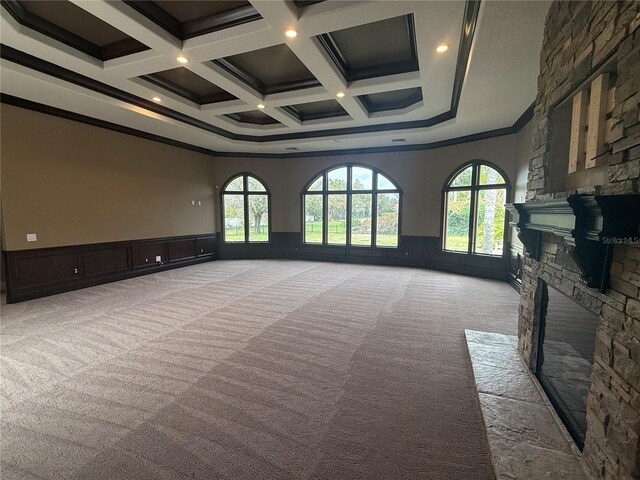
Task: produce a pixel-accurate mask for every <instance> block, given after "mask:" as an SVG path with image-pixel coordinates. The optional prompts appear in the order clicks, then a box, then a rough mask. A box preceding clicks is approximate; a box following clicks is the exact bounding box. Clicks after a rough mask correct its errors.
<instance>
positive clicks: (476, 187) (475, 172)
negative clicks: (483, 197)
mask: <svg viewBox="0 0 640 480" xmlns="http://www.w3.org/2000/svg"><path fill="white" fill-rule="evenodd" d="M482 166H484V167H489V168H492V169H494V170H495V171H496V172H498V173H499V174H500V175H501V176H502V178H503V179H504V183H496V184H492V185H480V183H479V181H480V167H482ZM469 167H472V170H471V183H470V185H466V186H457V187H452V186H451V183H453V181H454V180H455V179H456V177H457V176H458V175H459V174H461V173H462V172H463V171H464V170H466V169H467V168H469ZM502 189H504V190H505V203H508V202H510V199H511V184H510V183H509V177H507V175H506V174H505V173H504V171H503V170H502V169H501V168H500V167H498V166H497V165H495V164H493V163H491V162H488V161H486V160H471V161H470V162H466V163H464V164H462V165H460V166H459V167H458V168H456V169H455V170H454V171H453V173H451V174H450V175H449V176H448V177H447V179H446V181H445V182H444V186H443V187H442V210H441V211H442V217H441V222H440V224H441V228H440V231H441V233H442V235H441V241H440V250H441V251H442V252H444V253H452V254H457V255H475V256H479V257H489V258H504V257H505V256H506V254H507V250H508V248H507V232H508V230H507V226H508V225H509V222H508V213H507V212H506V211H505V216H504V227H503V228H504V233H503V237H502V255H493V254H491V253H476V252H474V250H475V248H476V230H477V225H476V223H477V217H478V208H477V206H478V194H479V192H481V191H482V190H502ZM456 191H457V192H461V191H462V192H470V197H471V204H470V206H469V241H468V244H467V251H466V252H464V251H460V250H448V249H447V248H445V246H446V242H447V213H448V209H449V205H448V193H449V192H456Z"/></svg>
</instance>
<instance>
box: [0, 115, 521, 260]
mask: <svg viewBox="0 0 640 480" xmlns="http://www.w3.org/2000/svg"><path fill="white" fill-rule="evenodd" d="M1 128H2V130H1V134H2V144H1V151H0V154H1V162H2V182H1V188H0V191H1V194H2V222H3V225H4V228H3V232H2V236H3V249H7V250H20V249H27V248H42V247H53V246H63V245H75V244H85V243H97V242H107V241H117V240H130V239H139V238H153V237H164V236H174V235H188V234H195V233H208V232H212V231H219V230H220V221H219V220H218V221H216V220H215V218H216V212H217V210H218V209H219V206H220V201H219V188H217V187H218V186H219V185H222V184H223V183H224V182H225V181H226V180H227V179H228V178H230V177H231V176H232V175H235V174H237V173H239V172H242V171H248V172H251V173H254V174H256V175H258V176H259V177H261V178H262V179H263V180H264V181H265V182H266V183H267V185H268V187H269V188H270V190H271V193H272V230H273V231H278V232H297V231H299V229H300V191H301V190H302V188H303V186H304V185H305V184H306V183H307V182H308V181H309V180H310V179H311V178H312V177H314V176H315V175H316V174H317V173H318V172H320V171H321V170H322V169H324V168H327V167H329V166H332V165H337V164H341V163H347V162H354V163H363V164H368V165H372V166H375V167H378V168H379V169H381V170H382V171H383V172H385V173H386V174H387V175H389V176H390V177H391V178H393V179H395V180H396V181H397V182H398V184H399V186H400V188H402V190H403V192H404V197H403V206H402V215H403V217H402V234H403V235H424V236H438V235H439V234H440V217H441V209H442V205H441V203H442V197H441V189H442V186H443V183H444V182H445V180H446V178H447V177H448V176H449V175H450V174H451V172H452V171H453V170H455V169H456V168H458V167H459V166H460V165H462V164H463V163H465V162H468V161H469V160H473V159H482V160H487V161H489V162H492V163H495V164H496V165H498V166H499V167H500V168H502V169H503V170H504V171H505V173H506V174H507V176H508V177H509V180H510V181H511V183H512V185H516V186H517V188H518V191H520V188H522V185H524V183H523V182H526V165H527V163H528V158H529V145H530V137H531V130H530V127H529V126H527V127H525V128H524V129H523V130H521V131H520V132H519V133H518V134H514V135H508V136H503V137H497V138H492V139H487V140H480V141H477V142H471V143H465V144H461V145H454V146H450V147H444V148H439V149H432V150H420V151H413V152H396V153H376V154H366V155H341V156H323V157H310V158H288V159H266V158H262V159H261V158H224V157H218V158H213V157H210V156H207V155H202V154H198V153H194V152H190V151H188V150H184V149H180V148H176V147H171V146H167V145H164V144H161V143H157V142H152V141H149V140H144V139H140V138H137V137H133V136H130V135H125V134H121V133H117V132H113V131H110V130H106V129H102V128H98V127H93V126H89V125H85V124H82V123H78V122H73V121H69V120H65V119H61V118H58V117H54V116H50V115H44V114H41V113H36V112H32V111H29V110H25V109H21V108H17V107H13V106H8V105H3V106H2V127H1ZM515 198H516V199H518V200H519V198H518V196H517V194H516V197H515ZM192 200H195V201H196V206H192V205H191V201H192ZM198 201H201V202H202V206H200V207H198V206H197V202H198ZM27 233H36V234H37V235H38V241H37V242H30V243H27V242H26V234H27Z"/></svg>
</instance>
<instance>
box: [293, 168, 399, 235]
mask: <svg viewBox="0 0 640 480" xmlns="http://www.w3.org/2000/svg"><path fill="white" fill-rule="evenodd" d="M401 193H402V192H401V191H400V189H399V188H398V187H397V186H396V184H395V183H394V182H393V181H392V180H390V179H389V177H387V176H386V175H383V174H382V173H380V172H378V171H377V170H374V169H372V168H369V167H364V166H359V165H346V166H340V167H335V168H332V169H329V170H326V171H324V172H323V173H321V174H320V175H318V176H317V177H316V178H314V179H313V180H312V181H311V182H309V183H308V184H307V186H306V188H305V189H304V190H303V192H302V212H303V222H304V229H303V232H304V242H305V243H317V244H323V245H353V246H359V247H397V246H398V236H399V232H400V230H399V223H400V196H401Z"/></svg>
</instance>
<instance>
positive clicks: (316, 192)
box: [300, 163, 403, 250]
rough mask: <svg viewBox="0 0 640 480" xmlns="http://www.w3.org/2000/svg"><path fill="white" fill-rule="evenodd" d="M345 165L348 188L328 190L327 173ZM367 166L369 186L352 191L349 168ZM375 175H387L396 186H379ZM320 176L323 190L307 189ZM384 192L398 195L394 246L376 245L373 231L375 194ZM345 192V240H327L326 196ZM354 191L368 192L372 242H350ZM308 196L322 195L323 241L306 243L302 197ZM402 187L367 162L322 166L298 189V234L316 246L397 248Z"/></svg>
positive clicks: (350, 169) (375, 228)
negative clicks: (369, 171) (381, 187)
mask: <svg viewBox="0 0 640 480" xmlns="http://www.w3.org/2000/svg"><path fill="white" fill-rule="evenodd" d="M345 167H346V168H347V181H346V183H347V188H346V190H329V181H328V178H329V173H330V172H332V171H334V170H339V169H341V168H345ZM358 167H360V168H366V169H367V170H371V172H372V173H373V175H372V177H373V178H372V179H371V189H368V190H354V189H353V188H352V178H353V175H352V170H353V168H358ZM378 175H383V176H384V177H386V178H387V179H388V180H389V181H390V182H391V183H392V184H393V185H394V187H395V188H393V189H389V188H386V189H378ZM320 177H321V178H322V189H321V190H309V187H311V185H313V184H314V182H315V181H316V180H317V179H318V178H320ZM383 193H397V194H398V233H397V243H396V245H395V246H389V245H377V244H376V236H377V235H376V234H377V227H378V223H377V213H378V195H379V194H383ZM333 194H337V195H346V197H347V198H346V200H347V201H346V207H345V211H346V222H345V228H346V239H345V243H344V244H342V243H329V241H328V240H329V239H328V233H329V230H328V229H329V226H328V225H329V223H328V215H329V195H333ZM357 194H364V195H371V245H358V244H352V243H351V233H352V232H351V214H352V211H351V210H352V203H353V202H352V196H353V195H357ZM310 195H321V196H322V242H307V239H306V216H305V207H306V203H305V197H306V196H310ZM402 196H403V192H402V189H401V188H400V187H399V186H398V182H397V181H396V180H395V179H394V178H393V177H391V176H390V175H388V174H387V173H385V172H383V171H381V170H380V169H378V168H376V167H373V166H371V165H366V164H364V163H342V164H339V165H333V166H331V167H328V168H325V169H324V170H321V171H320V172H318V173H316V174H315V175H314V176H313V177H312V178H311V179H310V180H309V181H308V182H307V183H306V184H305V185H304V187H303V188H302V191H301V192H300V220H301V232H300V233H301V235H302V244H303V245H308V246H319V247H344V248H358V249H361V248H362V249H367V248H368V249H378V248H381V249H391V250H392V249H398V248H400V239H401V238H402Z"/></svg>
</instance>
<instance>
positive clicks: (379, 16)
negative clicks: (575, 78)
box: [0, 0, 548, 154]
mask: <svg viewBox="0 0 640 480" xmlns="http://www.w3.org/2000/svg"><path fill="white" fill-rule="evenodd" d="M2 6H3V8H2V9H1V10H2V20H1V22H2V23H1V25H0V35H1V40H2V50H1V54H2V68H1V75H2V83H1V90H2V93H3V101H6V102H8V103H16V104H19V103H20V102H22V100H27V101H30V102H35V103H37V104H42V105H46V106H47V107H50V111H51V112H54V111H59V110H64V111H66V112H72V113H74V114H78V115H81V116H85V117H92V118H95V119H98V120H102V121H105V122H109V123H111V124H115V125H118V126H122V127H126V128H129V129H135V130H138V131H141V132H145V133H147V134H150V135H154V136H160V137H164V138H167V139H170V140H171V141H174V142H180V143H183V144H188V145H192V146H194V147H199V148H203V149H207V150H211V151H216V152H227V153H229V152H233V153H238V152H247V153H275V154H280V153H286V152H290V151H291V150H292V148H293V147H295V148H296V149H297V151H303V152H313V151H323V150H338V149H352V148H369V147H389V146H391V145H394V144H397V143H398V139H399V138H402V139H403V141H402V142H401V143H402V144H403V145H415V144H425V143H433V142H441V141H444V140H448V139H452V138H457V137H464V136H468V135H473V134H478V133H483V132H488V131H494V130H500V129H504V128H508V127H511V125H513V124H514V122H516V121H517V120H518V118H519V117H520V116H521V115H522V113H523V112H524V111H525V110H526V109H527V107H528V106H529V105H530V104H531V103H532V102H533V100H534V99H535V94H536V79H537V72H538V54H539V51H540V47H541V43H542V32H543V24H544V15H545V13H546V9H547V7H548V3H547V2H537V1H532V2H485V1H483V2H477V1H466V2H465V1H455V0H454V1H447V2H431V1H399V2H388V1H369V2H357V1H334V0H326V1H320V2H318V1H308V2H304V1H295V2H289V1H284V0H254V1H252V2H247V1H180V2H178V1H155V2H151V1H144V2H143V1H112V0H91V1H82V0H78V1H76V0H74V1H50V0H47V1H34V0H30V1H16V0H9V1H5V0H3V1H2ZM287 29H294V30H296V32H297V33H298V35H297V37H295V38H289V37H287V36H286V35H285V31H286V30H287ZM440 45H446V46H447V47H448V50H447V51H445V52H443V53H438V51H437V47H438V46H440ZM180 56H182V57H184V59H186V60H187V62H186V63H181V62H179V61H178V57H180ZM342 94H344V95H342ZM58 109H59V110H58Z"/></svg>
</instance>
